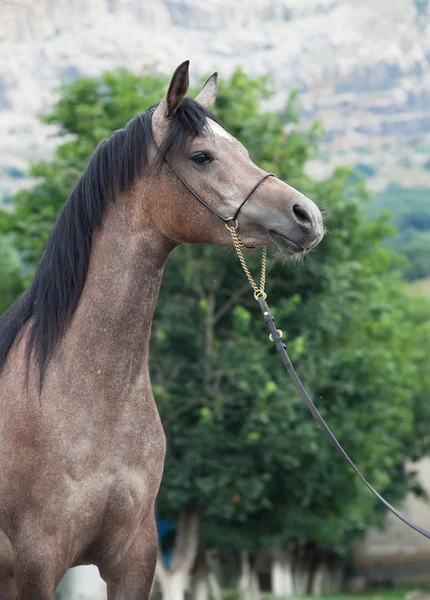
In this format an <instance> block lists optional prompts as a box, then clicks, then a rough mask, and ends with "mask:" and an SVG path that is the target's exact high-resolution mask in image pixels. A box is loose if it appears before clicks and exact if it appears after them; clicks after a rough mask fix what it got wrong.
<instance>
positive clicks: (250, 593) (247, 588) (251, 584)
mask: <svg viewBox="0 0 430 600" xmlns="http://www.w3.org/2000/svg"><path fill="white" fill-rule="evenodd" d="M239 592H240V597H241V599H242V600H260V598H261V596H260V582H259V580H258V574H257V571H256V568H255V561H254V560H253V558H252V557H251V556H250V554H249V552H242V554H241V574H240V579H239Z"/></svg>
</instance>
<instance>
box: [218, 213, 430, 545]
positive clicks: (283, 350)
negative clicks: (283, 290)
mask: <svg viewBox="0 0 430 600" xmlns="http://www.w3.org/2000/svg"><path fill="white" fill-rule="evenodd" d="M225 226H226V227H227V229H228V230H229V231H230V233H231V237H232V238H233V244H234V247H235V249H236V252H237V255H238V257H239V260H240V264H241V265H242V268H243V270H244V271H245V274H246V276H247V278H248V281H249V283H250V285H251V287H252V289H253V290H254V298H255V299H256V300H257V302H258V303H259V305H260V308H261V311H262V313H263V316H264V322H265V323H266V325H267V326H268V328H269V331H270V334H269V339H270V341H271V342H274V344H275V346H276V349H277V351H278V353H279V354H280V356H281V359H282V362H283V364H284V367H285V368H286V370H287V372H288V374H289V375H290V377H291V379H292V381H293V383H294V385H295V387H296V389H297V391H298V392H299V394H300V396H301V397H302V399H303V400H304V401H305V404H306V406H307V407H308V409H309V410H310V412H311V413H312V416H313V417H314V419H315V420H316V422H317V423H318V425H319V426H320V428H321V429H322V431H323V432H324V433H325V435H326V436H327V437H328V439H329V441H330V442H331V444H332V445H333V446H334V447H335V449H336V450H337V452H338V453H339V454H340V455H341V456H342V458H343V459H344V460H345V461H346V462H347V463H348V465H349V466H350V467H351V468H352V470H353V471H354V472H355V473H356V475H358V477H359V478H360V479H361V481H362V482H363V483H364V484H365V485H366V486H367V487H368V489H369V490H370V491H371V492H372V494H374V496H376V498H378V500H379V501H380V502H382V504H383V505H384V506H385V507H386V508H388V510H390V511H391V512H392V513H393V514H394V515H395V516H396V517H397V518H399V519H400V520H401V521H403V522H404V523H406V525H409V527H411V528H412V529H414V530H415V531H417V532H418V533H420V534H421V535H423V536H424V537H426V538H428V539H430V532H429V531H427V530H426V529H424V528H423V527H420V525H416V524H415V523H413V522H412V521H410V520H409V519H408V518H407V517H406V516H405V515H404V514H402V513H401V512H400V511H398V510H397V508H394V506H392V505H391V504H390V503H389V502H387V500H385V498H383V497H382V496H381V495H380V494H379V493H378V492H377V491H376V490H375V489H374V488H373V487H372V486H371V485H370V483H369V482H368V481H367V479H366V478H365V477H364V476H363V475H362V474H361V472H360V471H359V470H358V467H356V466H355V464H354V463H353V461H352V460H351V459H350V458H349V456H348V454H347V453H346V452H345V450H344V449H343V448H342V446H341V445H340V444H339V442H338V441H337V439H336V437H335V436H334V434H333V433H332V432H331V430H330V428H329V426H328V425H327V423H326V422H325V421H324V419H323V417H322V416H321V414H320V412H319V410H318V409H317V407H316V406H315V404H314V403H313V402H312V400H311V398H310V396H309V394H308V393H307V391H306V390H305V388H304V386H303V384H302V382H301V381H300V379H299V376H298V375H297V373H296V371H295V369H294V367H293V365H292V363H291V360H290V357H289V356H288V354H287V347H286V345H285V344H284V343H283V342H282V340H281V338H282V331H281V330H280V329H276V325H275V318H274V317H273V315H272V313H271V312H270V309H269V306H268V304H267V302H266V298H267V294H266V292H265V287H266V264H267V248H266V247H264V248H263V254H262V259H261V273H260V285H259V286H258V285H257V284H256V282H255V280H254V278H253V277H252V275H251V272H250V270H249V268H248V265H247V264H246V260H245V257H244V255H243V252H242V250H246V249H248V248H247V247H246V246H245V245H244V244H243V242H242V240H241V239H240V237H239V234H238V232H237V228H238V223H237V220H236V219H235V218H233V217H231V218H230V219H227V220H226V222H225Z"/></svg>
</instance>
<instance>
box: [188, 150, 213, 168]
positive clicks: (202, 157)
mask: <svg viewBox="0 0 430 600" xmlns="http://www.w3.org/2000/svg"><path fill="white" fill-rule="evenodd" d="M191 160H192V161H193V163H195V164H196V165H204V164H205V163H208V162H211V161H212V157H210V156H208V155H207V154H205V153H204V152H198V153H197V154H194V156H192V157H191Z"/></svg>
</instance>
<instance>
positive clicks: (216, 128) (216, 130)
mask: <svg viewBox="0 0 430 600" xmlns="http://www.w3.org/2000/svg"><path fill="white" fill-rule="evenodd" d="M209 129H210V130H211V131H212V133H213V134H214V135H215V136H218V137H223V138H225V139H227V140H229V141H230V142H231V141H233V140H234V137H233V136H232V135H230V134H229V133H228V131H226V130H225V129H223V128H222V127H221V125H218V123H215V121H212V120H211V119H209Z"/></svg>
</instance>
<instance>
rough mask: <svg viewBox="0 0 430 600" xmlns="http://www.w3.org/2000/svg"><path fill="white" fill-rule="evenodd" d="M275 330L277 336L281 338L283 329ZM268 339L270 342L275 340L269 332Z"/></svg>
mask: <svg viewBox="0 0 430 600" xmlns="http://www.w3.org/2000/svg"><path fill="white" fill-rule="evenodd" d="M276 331H277V333H278V336H279V337H280V338H281V337H282V336H283V335H284V334H283V331H282V329H277V330H276ZM269 340H270V341H271V342H274V341H275V340H274V339H273V335H272V334H271V333H270V334H269Z"/></svg>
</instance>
